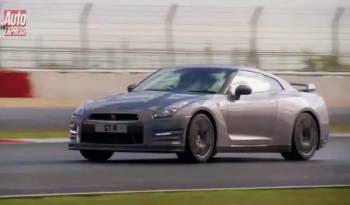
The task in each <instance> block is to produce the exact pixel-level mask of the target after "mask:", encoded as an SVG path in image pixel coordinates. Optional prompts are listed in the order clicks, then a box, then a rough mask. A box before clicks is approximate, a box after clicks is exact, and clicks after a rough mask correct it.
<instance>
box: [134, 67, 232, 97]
mask: <svg viewBox="0 0 350 205" xmlns="http://www.w3.org/2000/svg"><path fill="white" fill-rule="evenodd" d="M234 72H235V70H233V69H229V68H226V69H225V68H177V69H163V70H160V71H158V72H156V73H154V74H153V75H151V76H150V77H148V78H147V79H145V80H144V81H142V82H141V83H140V84H139V85H138V86H137V87H136V88H135V89H134V91H174V92H203V93H218V92H219V91H220V90H221V89H222V88H223V86H224V85H225V82H226V81H227V80H228V79H229V76H230V75H231V74H232V73H234Z"/></svg>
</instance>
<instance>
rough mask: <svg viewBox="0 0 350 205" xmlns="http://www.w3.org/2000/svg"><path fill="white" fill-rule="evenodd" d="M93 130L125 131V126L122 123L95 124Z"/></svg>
mask: <svg viewBox="0 0 350 205" xmlns="http://www.w3.org/2000/svg"><path fill="white" fill-rule="evenodd" d="M95 132H108V133H127V127H126V125H124V124H96V125H95Z"/></svg>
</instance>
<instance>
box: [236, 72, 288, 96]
mask: <svg viewBox="0 0 350 205" xmlns="http://www.w3.org/2000/svg"><path fill="white" fill-rule="evenodd" d="M241 84H245V85H249V86H250V87H251V88H252V93H260V92H270V91H278V90H282V87H281V85H280V84H279V83H278V82H277V81H276V80H275V79H273V78H271V77H269V76H265V75H262V74H259V73H255V72H249V71H239V72H238V73H237V74H236V76H235V77H234V79H233V81H232V85H231V86H233V87H237V86H238V85H241Z"/></svg>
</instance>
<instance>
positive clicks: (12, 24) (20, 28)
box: [3, 10, 27, 36]
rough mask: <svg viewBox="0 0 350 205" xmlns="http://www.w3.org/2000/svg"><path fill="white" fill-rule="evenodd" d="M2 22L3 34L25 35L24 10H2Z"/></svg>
mask: <svg viewBox="0 0 350 205" xmlns="http://www.w3.org/2000/svg"><path fill="white" fill-rule="evenodd" d="M3 22H4V23H3V25H4V35H5V36H26V35H27V11H26V10H4V19H3Z"/></svg>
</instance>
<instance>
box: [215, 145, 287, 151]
mask: <svg viewBox="0 0 350 205" xmlns="http://www.w3.org/2000/svg"><path fill="white" fill-rule="evenodd" d="M216 150H217V151H218V152H289V151H290V147H289V146H288V145H233V146H217V147H216Z"/></svg>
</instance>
